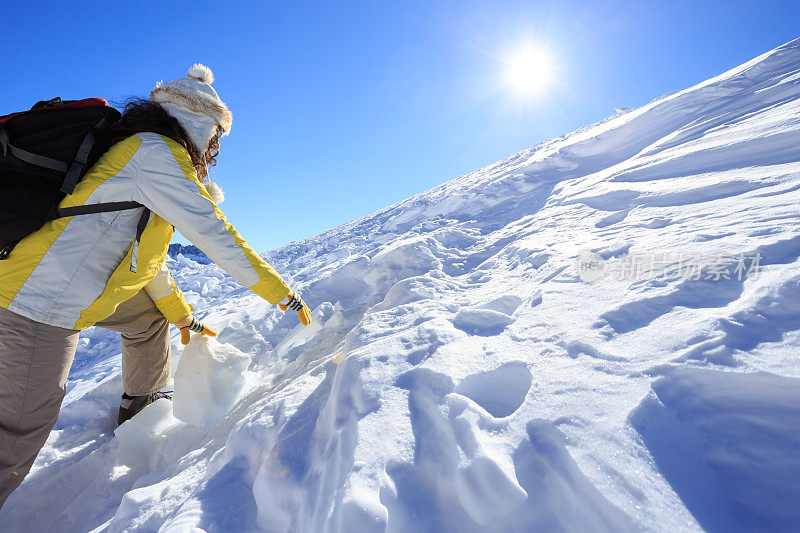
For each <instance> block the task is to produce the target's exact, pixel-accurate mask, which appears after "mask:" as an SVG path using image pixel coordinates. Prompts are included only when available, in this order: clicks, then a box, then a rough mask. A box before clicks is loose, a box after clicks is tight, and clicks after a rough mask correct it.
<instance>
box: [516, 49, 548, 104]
mask: <svg viewBox="0 0 800 533" xmlns="http://www.w3.org/2000/svg"><path fill="white" fill-rule="evenodd" d="M507 63H508V71H507V76H508V83H509V85H510V86H511V87H512V88H513V89H514V91H515V92H517V93H519V94H522V95H526V96H527V95H535V94H539V93H541V92H542V91H543V90H545V89H546V88H547V87H548V85H549V84H550V82H551V81H552V76H553V68H552V63H551V60H550V55H549V54H548V53H547V52H546V51H544V50H537V49H534V48H526V49H525V50H521V51H520V52H518V53H517V54H516V55H515V56H513V57H511V58H510V59H509V60H508V61H507Z"/></svg>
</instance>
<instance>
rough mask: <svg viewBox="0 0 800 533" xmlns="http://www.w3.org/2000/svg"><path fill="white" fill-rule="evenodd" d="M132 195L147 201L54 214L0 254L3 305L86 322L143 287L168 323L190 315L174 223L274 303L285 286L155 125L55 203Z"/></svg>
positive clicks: (65, 324)
mask: <svg viewBox="0 0 800 533" xmlns="http://www.w3.org/2000/svg"><path fill="white" fill-rule="evenodd" d="M129 200H133V201H136V202H139V203H141V204H142V205H144V206H146V207H147V208H149V209H150V211H151V212H152V213H151V215H150V219H149V221H148V223H147V226H146V228H145V230H144V233H142V236H141V239H140V241H139V242H138V243H136V241H135V237H136V226H137V223H138V221H139V218H140V217H141V214H142V211H143V209H130V210H127V211H113V212H109V213H97V214H89V215H78V216H73V217H65V218H59V219H56V220H53V221H50V222H47V223H46V224H44V225H43V226H42V227H41V228H40V229H39V230H37V231H35V232H34V233H32V234H30V235H28V236H27V237H25V238H24V239H22V240H21V241H20V242H19V243H18V244H17V246H16V247H15V248H14V251H13V252H12V253H11V254H10V255H9V257H8V258H7V259H5V260H2V261H0V306H3V307H6V308H8V309H9V310H10V311H13V312H15V313H17V314H20V315H23V316H26V317H28V318H30V319H32V320H36V321H37V322H44V323H46V324H50V325H53V326H58V327H62V328H67V329H84V328H88V327H89V326H91V325H93V324H94V323H95V322H98V321H100V320H103V319H104V318H106V317H108V316H110V315H111V314H112V313H113V312H114V310H115V309H116V308H117V306H118V305H119V304H121V303H122V302H124V301H126V300H127V299H129V298H131V297H132V296H133V295H135V294H136V293H137V292H138V291H139V290H141V289H144V290H145V291H147V293H148V294H149V295H150V297H151V298H152V299H153V300H154V301H155V304H156V306H157V307H158V309H159V310H160V311H161V312H162V314H163V315H164V316H165V317H166V318H167V320H169V321H170V322H173V323H174V322H177V321H178V320H180V319H182V318H184V317H186V316H188V315H189V314H191V311H192V307H191V306H190V305H189V304H188V303H187V302H186V300H185V299H184V297H183V294H181V292H180V290H179V289H178V287H177V286H176V285H175V282H174V281H173V279H172V276H170V274H169V271H168V270H167V267H166V263H165V259H166V255H167V248H168V246H169V242H170V240H171V239H172V234H173V225H174V226H175V227H176V228H177V229H178V230H179V231H180V232H181V233H182V234H183V235H184V236H185V237H186V238H188V239H189V240H190V241H192V242H193V243H194V244H195V245H196V246H197V247H198V248H200V249H201V250H202V251H203V252H205V254H206V255H207V256H208V257H209V258H211V260H212V261H214V262H215V263H216V264H217V265H219V266H220V267H222V268H223V269H224V270H225V271H227V272H228V273H229V274H230V275H231V276H232V277H234V278H235V279H236V280H238V281H239V282H240V283H242V284H243V285H244V286H246V287H248V288H250V290H252V291H253V292H255V293H256V294H258V295H259V296H261V297H262V298H264V299H265V300H267V301H268V302H270V303H273V304H274V303H277V302H278V301H280V300H281V299H283V298H284V297H285V296H286V295H287V294H288V293H289V287H288V286H287V285H286V283H285V282H284V281H283V279H281V277H280V276H279V275H278V273H277V272H275V270H274V269H273V268H272V267H271V266H270V265H269V264H267V263H266V262H265V261H264V260H263V259H262V258H261V257H260V256H259V255H258V254H256V252H255V251H254V250H253V249H252V248H250V246H248V245H247V243H246V242H245V241H244V239H242V237H241V236H240V235H239V233H238V232H237V231H236V230H235V229H234V228H233V226H231V225H230V224H228V222H227V221H226V219H225V215H223V214H222V212H221V211H220V210H219V209H218V208H217V206H216V205H215V204H214V202H213V201H212V199H211V196H209V194H208V191H207V190H206V188H205V186H204V185H203V184H202V183H200V182H199V181H198V180H197V173H196V172H195V169H194V166H193V165H192V162H191V159H190V157H189V154H188V152H187V151H186V150H185V149H184V148H183V147H182V146H180V145H179V144H178V143H176V142H175V141H173V140H172V139H169V138H167V137H164V136H161V135H157V134H155V133H139V134H137V135H133V136H131V137H128V138H127V139H125V140H123V141H121V142H119V143H117V144H115V145H114V146H112V147H111V149H110V150H109V151H108V152H107V153H106V154H105V155H103V156H102V157H101V158H100V160H99V161H98V162H97V163H96V164H95V166H94V167H92V169H91V170H90V171H89V172H88V173H87V174H86V176H84V178H83V179H82V180H81V181H80V182H79V183H78V185H77V187H76V188H75V192H74V193H73V194H70V195H68V196H67V197H66V198H64V200H63V201H62V202H61V204H60V205H59V207H72V206H78V205H84V204H96V203H101V202H121V201H129Z"/></svg>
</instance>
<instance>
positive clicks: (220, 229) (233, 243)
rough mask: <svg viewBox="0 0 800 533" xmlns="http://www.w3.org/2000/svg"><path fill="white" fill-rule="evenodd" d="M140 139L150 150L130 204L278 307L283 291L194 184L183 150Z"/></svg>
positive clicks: (286, 288)
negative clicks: (150, 213) (174, 230)
mask: <svg viewBox="0 0 800 533" xmlns="http://www.w3.org/2000/svg"><path fill="white" fill-rule="evenodd" d="M140 135H142V134H140ZM143 135H146V136H148V142H147V143H143V144H151V146H149V147H148V149H147V150H146V152H145V153H144V154H143V155H142V160H141V161H140V164H139V168H138V171H137V173H136V174H135V178H134V181H135V184H134V200H136V201H137V202H139V203H141V204H143V205H145V206H147V207H148V208H149V209H150V210H151V211H153V212H154V213H156V214H157V215H158V216H160V217H161V218H163V219H164V220H166V221H167V222H169V223H170V224H172V225H173V226H175V227H176V228H177V229H178V231H180V232H181V233H182V234H183V236H184V237H186V238H187V239H189V240H190V241H192V243H194V244H195V246H197V247H198V248H200V249H201V250H202V251H203V252H204V253H205V254H206V255H207V256H208V257H209V258H211V260H212V261H214V262H215V263H216V264H217V265H219V266H220V267H221V268H222V269H223V270H225V271H226V272H227V273H228V274H230V275H231V276H232V277H233V278H234V279H236V280H237V281H239V282H240V283H241V284H242V285H244V286H245V287H247V288H249V289H250V290H251V291H253V292H254V293H256V294H257V295H259V296H260V297H262V298H264V299H265V300H267V301H268V302H269V303H272V304H275V303H278V302H279V301H281V300H282V299H283V298H284V297H285V296H286V295H287V294H289V286H288V285H287V284H286V283H285V282H284V281H283V279H282V278H281V277H280V275H278V273H277V272H275V270H274V269H273V268H272V267H271V266H270V265H269V264H268V263H267V262H266V261H264V259H262V258H261V257H260V256H259V255H258V254H257V253H256V252H255V250H253V249H252V248H251V247H250V246H249V245H248V244H247V243H246V242H245V240H244V239H243V238H242V236H241V235H239V232H237V231H236V229H235V228H234V227H233V226H231V225H230V224H229V223H228V221H227V219H226V218H225V215H224V214H223V213H222V211H220V210H219V208H218V207H217V206H216V204H214V202H213V201H212V200H211V196H209V194H208V191H207V190H206V188H205V186H204V185H203V184H202V183H200V182H199V181H197V174H196V172H195V169H194V166H193V165H192V163H191V160H190V159H189V154H188V153H187V152H186V150H185V149H184V148H183V147H182V146H180V145H179V144H177V143H176V142H174V141H172V140H171V139H168V138H166V137H161V136H158V138H156V141H155V142H154V143H153V142H152V141H151V137H150V135H152V134H143ZM153 137H155V136H153ZM158 139H160V141H159V140H158Z"/></svg>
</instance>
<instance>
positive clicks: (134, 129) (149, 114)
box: [111, 98, 219, 183]
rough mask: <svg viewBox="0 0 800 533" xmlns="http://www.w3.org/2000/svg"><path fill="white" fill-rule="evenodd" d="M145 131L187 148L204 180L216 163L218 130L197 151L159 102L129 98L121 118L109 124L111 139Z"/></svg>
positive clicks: (199, 175) (200, 176)
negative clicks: (206, 143)
mask: <svg viewBox="0 0 800 533" xmlns="http://www.w3.org/2000/svg"><path fill="white" fill-rule="evenodd" d="M146 131H147V132H152V133H158V134H160V135H164V136H165V137H169V138H170V139H172V140H173V141H175V142H176V143H178V144H180V145H181V146H183V147H184V148H186V151H187V152H189V157H191V159H192V164H193V165H194V168H195V169H196V170H197V177H198V178H199V179H200V181H201V182H203V183H205V181H206V178H207V177H208V167H213V166H214V165H216V164H217V155H219V131H218V132H217V134H216V135H214V137H213V138H212V139H211V141H210V142H209V143H208V148H207V149H206V151H205V152H200V150H198V149H197V147H195V145H194V144H193V143H192V141H191V140H190V139H189V135H188V134H187V133H186V131H185V130H184V129H183V127H181V125H180V122H178V120H177V119H176V118H174V117H172V116H170V115H169V114H168V113H167V111H166V110H165V109H164V108H163V107H161V105H159V104H157V103H156V102H153V101H152V100H149V99H146V98H130V99H129V100H127V101H126V102H125V107H124V110H123V111H122V118H120V119H119V122H117V123H116V124H114V125H113V126H111V142H112V143H118V142H119V141H122V140H123V139H127V138H128V137H130V136H131V135H135V134H137V133H142V132H146Z"/></svg>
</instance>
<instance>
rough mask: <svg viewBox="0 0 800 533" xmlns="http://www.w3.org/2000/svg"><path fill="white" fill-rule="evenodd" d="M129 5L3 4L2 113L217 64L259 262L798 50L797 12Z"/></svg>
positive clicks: (237, 181)
mask: <svg viewBox="0 0 800 533" xmlns="http://www.w3.org/2000/svg"><path fill="white" fill-rule="evenodd" d="M130 5H131V4H130V3H127V2H106V3H100V2H98V3H96V4H92V3H81V2H73V3H70V4H69V5H68V7H67V4H64V3H63V2H59V3H49V4H48V3H45V2H25V3H21V2H13V3H10V5H5V6H4V8H3V16H2V19H1V20H0V43H2V49H3V50H5V51H6V53H4V54H2V56H0V72H3V74H4V79H5V81H6V83H5V84H4V87H3V91H2V94H3V98H2V101H0V114H6V113H10V112H12V111H17V110H20V109H23V108H27V107H29V106H30V105H31V104H32V103H34V102H35V101H37V100H40V99H47V98H51V97H53V96H61V97H63V98H65V99H67V98H69V99H75V98H85V97H93V96H99V97H104V98H107V99H109V100H112V101H114V100H117V101H119V100H122V99H124V98H125V97H126V96H131V95H140V96H143V95H147V94H149V92H150V90H151V89H152V87H153V85H154V83H155V82H156V81H158V80H162V79H163V80H165V81H169V80H171V79H174V78H177V77H181V76H185V74H186V70H187V68H188V67H189V66H190V65H191V64H192V63H194V62H196V61H199V62H203V63H206V64H208V65H209V66H211V67H212V69H213V70H214V73H215V75H216V77H217V81H216V82H215V83H214V86H215V88H216V89H217V91H218V92H219V94H220V96H221V97H222V99H223V100H225V102H226V103H227V104H228V106H229V107H230V108H231V109H232V111H233V114H234V125H233V128H232V133H231V135H230V136H229V137H227V138H225V139H224V142H223V145H222V154H221V156H220V158H219V161H220V164H219V165H218V166H217V167H216V169H215V171H214V176H215V179H216V180H217V181H218V182H219V183H220V184H221V185H222V186H223V187H224V188H225V190H226V193H227V199H226V201H225V203H224V204H223V205H222V209H223V211H225V212H226V214H227V215H228V217H229V219H230V220H231V222H233V224H234V225H235V226H236V227H237V229H239V231H240V232H241V233H242V234H243V235H244V237H245V238H246V239H247V240H248V241H249V242H250V243H251V244H252V245H253V246H254V247H255V248H256V249H257V250H262V251H265V250H267V249H270V248H274V247H277V246H280V245H282V244H286V243H288V242H289V241H292V240H296V239H300V238H303V237H305V236H309V235H312V234H315V233H318V232H320V231H324V230H326V229H328V228H330V227H333V226H337V225H339V224H341V223H343V222H346V221H348V220H352V219H354V218H357V217H359V216H361V215H364V214H367V213H370V212H372V211H375V210H377V209H380V208H382V207H384V206H386V205H389V204H392V203H394V202H397V201H400V200H403V199H404V198H407V197H409V196H411V195H413V194H415V193H417V192H421V191H423V190H425V189H428V188H430V187H432V186H435V185H438V184H439V183H442V182H444V181H447V180H449V179H451V178H454V177H456V176H458V175H460V174H463V173H466V172H469V171H471V170H475V169H477V168H479V167H481V166H484V165H486V164H488V163H491V162H492V161H495V160H497V159H500V158H502V157H504V156H506V155H509V154H512V153H514V152H517V151H519V150H522V149H524V148H527V147H528V146H531V145H533V144H535V143H536V142H538V141H540V140H544V139H547V138H550V137H553V136H556V135H559V134H561V133H567V132H569V131H572V130H574V129H576V128H578V127H580V126H583V125H586V124H589V123H592V122H595V121H597V120H600V119H602V118H604V117H606V116H608V115H610V114H612V113H613V112H614V108H615V107H618V106H639V105H642V104H645V103H647V102H648V101H650V100H652V99H653V98H655V97H657V96H659V95H661V94H663V93H665V92H668V91H672V90H677V89H683V88H685V87H688V86H690V85H692V84H694V83H697V82H700V81H702V80H704V79H706V78H709V77H711V76H714V75H717V74H719V73H721V72H723V71H724V70H727V69H729V68H731V67H734V66H736V65H738V64H740V63H742V62H744V61H747V60H749V59H751V58H753V57H755V56H756V55H758V54H760V53H763V52H765V51H767V50H770V49H772V48H774V47H776V46H779V45H781V44H783V43H784V42H786V41H789V40H791V39H794V38H796V37H800V2H797V1H786V2H778V1H761V2H752V1H733V0H731V1H727V2H721V1H720V2H703V1H694V2H689V1H676V2H649V1H638V2H634V1H629V2H618V1H613V0H607V1H603V2H598V1H568V0H567V1H558V2H555V1H554V2H522V1H503V2H479V1H473V0H462V1H458V2H455V1H452V2H435V1H429V2H424V1H423V2H416V1H404V2H382V1H372V2H324V3H323V2H319V3H313V2H280V3H278V2H250V3H248V2H227V3H220V2H213V3H211V2H202V1H197V2H138V3H136V7H134V8H131V7H129V6H130ZM529 45H533V46H537V47H546V49H547V50H548V53H549V55H550V58H551V63H552V65H553V70H554V73H553V75H552V77H553V80H552V83H551V85H550V86H549V89H548V90H546V91H543V92H541V93H540V94H539V95H538V96H536V97H523V96H521V95H519V94H518V93H516V92H515V91H513V90H511V88H509V87H508V84H507V68H508V67H507V64H506V62H505V60H506V59H507V58H508V57H510V56H513V54H515V53H516V51H519V50H521V49H523V48H524V47H525V46H529ZM9 81H11V83H9ZM184 242H185V241H184Z"/></svg>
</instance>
